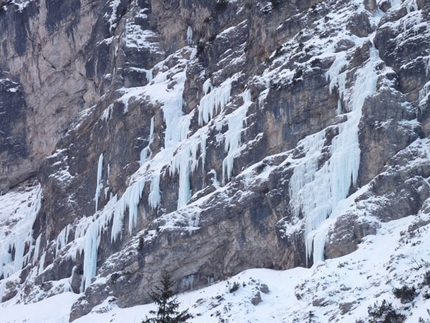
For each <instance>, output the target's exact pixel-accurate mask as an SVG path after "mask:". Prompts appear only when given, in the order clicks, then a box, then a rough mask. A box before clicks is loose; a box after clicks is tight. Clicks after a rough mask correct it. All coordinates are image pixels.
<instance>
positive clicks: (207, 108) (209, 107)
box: [198, 79, 232, 125]
mask: <svg viewBox="0 0 430 323" xmlns="http://www.w3.org/2000/svg"><path fill="white" fill-rule="evenodd" d="M231 82H232V80H231V79H228V80H226V81H225V82H224V83H222V84H221V85H220V86H219V87H217V88H214V87H213V86H212V84H211V83H210V80H206V82H205V83H203V92H204V93H205V95H204V96H203V97H202V98H201V100H200V104H199V107H198V109H199V120H198V122H199V125H203V124H206V123H208V122H209V120H211V119H212V118H213V116H214V113H215V112H218V110H221V111H223V110H224V107H225V106H226V105H227V103H229V102H230V95H231Z"/></svg>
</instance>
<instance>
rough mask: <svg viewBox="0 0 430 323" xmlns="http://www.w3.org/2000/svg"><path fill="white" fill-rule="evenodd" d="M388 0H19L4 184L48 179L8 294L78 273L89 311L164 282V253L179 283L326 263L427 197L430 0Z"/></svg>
mask: <svg viewBox="0 0 430 323" xmlns="http://www.w3.org/2000/svg"><path fill="white" fill-rule="evenodd" d="M390 6H391V3H390V4H388V3H385V2H383V3H379V4H377V3H376V2H372V1H365V2H364V3H363V4H357V3H350V2H349V1H337V0H330V1H325V2H319V1H292V2H288V3H285V2H280V1H271V2H260V1H247V0H243V1H242V0H238V1H218V2H211V1H199V2H195V1H187V0H184V1H176V0H174V1H167V2H165V1H160V0H151V1H143V0H133V1H131V0H129V1H127V0H121V1H85V0H82V1H72V0H67V1H63V3H62V5H61V6H60V7H59V6H58V3H57V2H56V1H52V0H46V1H45V0H40V1H37V0H34V1H18V0H15V1H13V2H12V3H10V4H8V5H6V6H3V10H2V11H0V27H1V28H2V29H1V30H7V32H5V33H2V34H0V42H1V44H2V46H0V68H1V71H2V72H1V74H0V75H1V80H0V102H1V103H2V104H1V106H0V113H2V118H1V119H0V127H1V128H0V131H1V133H0V138H1V139H0V140H1V148H0V149H1V153H0V166H1V167H0V185H1V187H0V189H1V190H2V191H4V192H6V191H8V190H9V189H11V188H13V187H14V186H16V185H18V184H19V183H21V182H22V181H23V180H25V179H28V178H31V177H34V176H36V177H37V181H38V182H39V184H38V185H40V190H41V192H42V194H40V195H38V196H39V199H38V200H35V201H34V202H32V203H34V204H35V205H39V206H40V207H37V208H34V212H35V213H34V219H33V218H32V220H31V226H32V232H31V234H30V236H28V237H27V238H28V239H27V238H26V239H27V240H26V241H27V242H26V248H24V249H23V251H22V255H21V256H20V257H19V258H17V257H16V256H14V257H13V256H10V255H9V254H10V253H11V251H9V250H18V248H17V245H18V242H17V240H14V238H13V237H10V238H7V239H9V240H7V239H6V238H5V239H6V240H5V244H4V245H6V243H7V245H8V246H9V247H8V248H6V249H7V251H5V253H8V255H6V256H4V257H0V261H1V263H0V266H2V267H3V268H4V269H2V271H1V272H0V273H1V275H0V278H1V280H0V287H1V288H0V291H1V290H4V291H5V292H4V295H7V297H5V296H2V297H3V301H5V300H8V299H10V298H13V297H16V298H20V299H21V300H22V301H32V300H36V299H38V297H41V296H40V295H51V294H55V293H59V292H62V291H63V290H67V289H71V290H73V291H74V292H76V293H82V297H81V298H80V300H79V301H78V302H77V303H75V305H74V306H73V308H72V311H71V320H74V319H76V318H78V317H80V316H82V315H85V314H87V313H88V312H89V311H91V309H92V308H93V307H94V306H96V305H98V304H100V303H101V302H103V301H104V300H105V299H107V298H108V297H111V298H114V299H115V301H116V303H117V304H118V305H119V306H122V307H125V306H131V305H135V304H140V303H142V302H147V301H149V299H148V296H147V291H148V289H149V288H150V286H151V284H152V283H153V282H154V281H156V280H157V279H158V278H159V277H160V275H161V272H162V271H168V272H170V273H171V274H172V278H173V279H174V280H176V281H177V282H178V284H177V291H178V292H180V291H185V290H188V289H192V288H196V287H200V286H204V285H206V284H210V283H211V282H213V281H216V280H219V279H223V278H226V277H229V276H232V275H234V274H236V273H238V272H240V271H242V270H245V269H247V268H256V267H264V268H274V269H286V268H292V267H296V266H311V265H312V264H314V263H316V262H319V261H322V260H324V258H332V257H339V256H341V255H345V254H347V253H350V252H353V251H354V250H355V249H356V248H357V245H358V244H359V243H360V241H361V239H362V238H363V237H365V236H366V235H369V234H374V233H375V232H377V229H378V227H379V223H380V222H381V221H382V222H385V221H390V220H393V219H398V218H401V217H405V216H408V215H411V214H418V212H420V211H421V209H422V208H423V205H425V201H426V200H427V199H428V198H429V197H430V191H429V187H428V178H429V176H430V164H429V163H428V158H429V155H428V152H429V151H430V150H429V145H430V142H429V141H428V135H429V131H430V123H429V114H428V106H429V104H430V103H429V95H428V92H429V90H428V88H429V86H430V85H429V84H430V83H429V76H428V73H427V71H428V62H429V57H430V56H429V53H428V52H427V47H428V46H427V47H426V46H422V44H425V43H427V42H428V41H430V34H429V32H428V22H429V19H430V16H429V11H430V4H429V3H427V2H425V1H418V0H417V1H416V2H414V1H409V2H407V3H406V2H405V3H404V4H396V5H394V4H393V5H392V7H391V8H388V7H390ZM22 26H25V28H22ZM412 35H413V37H412ZM3 116H4V117H3ZM11 192H13V189H12V191H11ZM7 194H10V193H7ZM42 196H43V197H42ZM6 249H5V250H6ZM17 259H21V261H20V263H19V264H17ZM11 267H13V268H15V271H13V270H9V269H8V268H11ZM6 269H7V270H6ZM17 271H21V278H20V280H19V281H18V282H17V281H16V280H14V281H13V283H11V278H9V277H11V274H12V273H13V272H17ZM52 281H59V282H61V284H60V286H62V287H61V288H60V287H58V286H59V284H58V283H57V284H55V286H56V287H55V288H54V287H53V286H54V284H52V283H50V282H52ZM11 295H13V296H11ZM256 302H257V303H258V301H256Z"/></svg>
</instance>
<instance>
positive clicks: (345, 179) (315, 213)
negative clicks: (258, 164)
mask: <svg viewBox="0 0 430 323" xmlns="http://www.w3.org/2000/svg"><path fill="white" fill-rule="evenodd" d="M377 60H378V53H377V50H376V49H375V48H373V47H372V48H371V49H370V59H369V60H368V62H367V63H366V64H365V66H364V67H363V68H362V69H360V70H358V72H357V73H356V81H355V83H354V86H353V87H352V89H351V90H350V91H348V90H347V89H346V86H345V80H346V73H348V71H344V72H342V73H340V71H341V70H342V68H343V67H344V66H345V64H346V62H345V57H344V55H343V54H340V55H339V56H338V58H337V60H336V61H335V62H334V63H333V65H332V67H331V69H330V70H329V71H328V73H327V75H328V77H329V78H330V80H331V83H330V89H332V88H333V87H334V86H337V88H338V90H339V95H340V97H343V98H345V99H346V103H347V108H348V111H349V112H347V113H346V114H345V116H346V117H347V121H345V122H344V123H341V124H339V125H338V131H339V134H338V135H337V136H335V137H334V138H333V141H332V145H331V147H330V158H329V160H328V161H326V162H325V163H324V164H323V166H322V167H319V165H318V162H319V158H320V157H321V150H322V148H323V144H324V141H325V136H324V134H325V132H324V131H321V132H319V133H316V134H314V135H311V136H308V137H307V138H305V139H304V140H302V141H301V143H300V144H301V145H302V146H303V149H304V151H305V152H306V155H305V157H303V158H301V159H300V160H299V161H298V164H297V166H296V168H295V170H294V174H293V176H292V177H291V180H290V196H291V201H290V205H291V208H292V210H293V212H294V214H295V215H296V216H298V215H299V213H300V211H301V212H302V214H303V215H304V217H305V243H306V254H307V258H310V257H311V256H312V257H313V262H314V263H317V262H319V261H322V260H324V245H325V241H326V236H327V228H324V229H321V225H322V223H323V222H324V221H325V220H326V219H327V217H329V216H330V215H331V214H332V211H333V210H334V208H335V207H336V205H338V203H339V202H340V201H341V200H343V199H345V198H346V197H347V195H348V192H349V189H350V187H351V185H355V184H356V180H357V175H358V168H359V164H360V148H359V141H358V125H359V121H360V118H361V109H362V106H363V103H364V100H365V98H366V97H368V96H369V95H371V94H372V93H373V92H374V91H375V90H376V81H377V74H376V71H375V68H374V66H375V63H376V61H377Z"/></svg>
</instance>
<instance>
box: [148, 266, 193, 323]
mask: <svg viewBox="0 0 430 323" xmlns="http://www.w3.org/2000/svg"><path fill="white" fill-rule="evenodd" d="M160 283H161V286H155V287H154V288H153V289H152V291H151V292H150V293H149V296H150V297H151V298H152V300H153V301H154V303H155V304H156V305H157V306H158V310H157V311H150V312H149V313H150V314H151V315H155V317H153V318H148V317H147V318H146V319H145V320H143V321H142V323H180V322H186V321H187V320H188V319H190V318H192V317H193V316H192V315H191V314H190V313H188V310H185V311H182V312H179V311H178V307H179V302H178V300H177V298H176V297H174V294H173V291H172V287H173V286H174V285H175V284H174V283H173V282H172V281H171V277H170V275H169V274H168V273H164V274H163V276H162V278H161V282H160Z"/></svg>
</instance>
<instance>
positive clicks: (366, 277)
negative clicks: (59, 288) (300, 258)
mask: <svg viewBox="0 0 430 323" xmlns="http://www.w3.org/2000/svg"><path fill="white" fill-rule="evenodd" d="M429 221H430V217H429V216H428V215H427V214H423V213H422V214H419V215H418V216H410V217H407V218H403V219H400V220H396V221H391V222H389V223H381V227H380V229H379V230H378V233H377V234H376V235H372V236H368V237H366V238H365V239H364V240H363V242H362V243H361V244H360V247H359V249H358V250H357V251H356V252H353V253H351V254H349V255H347V256H344V257H341V258H337V259H330V260H327V261H325V262H324V263H319V264H317V265H314V266H313V267H312V268H309V269H306V268H294V269H290V270H286V271H275V270H270V269H250V270H247V271H245V272H242V273H240V274H238V275H236V276H234V277H232V278H230V279H229V280H227V281H221V282H216V283H214V284H212V285H210V286H209V287H206V288H203V289H198V290H194V291H191V292H188V293H184V294H180V295H178V300H179V302H180V304H181V309H186V308H188V309H189V311H190V312H191V313H192V314H193V315H194V318H193V319H192V320H190V322H193V323H199V322H205V323H209V322H332V321H333V322H345V323H346V322H355V321H356V320H359V319H364V320H365V321H366V318H367V317H368V307H369V306H374V304H379V305H380V304H382V302H383V300H386V301H387V302H388V303H391V304H392V306H393V308H394V309H395V310H396V312H397V313H398V314H399V315H404V316H405V317H406V320H405V322H406V323H409V322H411V323H412V322H419V320H420V318H423V320H424V322H425V320H428V319H429V318H430V316H429V314H428V312H427V310H428V309H430V304H429V303H428V297H429V294H430V285H428V281H426V280H425V275H426V273H428V272H430V263H429V262H428V261H426V260H425V259H429V258H430V232H429V229H430V225H429V224H427V225H422V224H423V223H425V222H429ZM417 223H420V224H421V227H419V226H417V225H416V224H417ZM417 227H419V228H417ZM405 228H409V229H407V230H405ZM233 286H235V288H233ZM403 286H408V287H409V288H412V287H415V290H416V292H415V297H413V299H412V300H410V301H406V302H405V301H403V303H402V300H401V299H398V298H396V297H395V296H394V294H393V290H394V289H395V288H401V287H403ZM235 289H236V290H235ZM79 296H80V295H76V294H73V293H63V294H60V295H57V296H54V297H50V298H47V299H45V300H43V301H41V302H38V303H33V304H29V305H21V304H11V303H4V304H1V305H0V316H1V318H2V322H5V323H12V322H13V323H18V322H26V323H36V322H37V323H59V322H68V320H69V311H70V307H71V305H72V304H73V302H74V301H76V299H77V298H79ZM151 309H154V305H153V304H148V305H141V306H135V307H131V308H126V309H122V308H119V307H118V306H117V305H116V304H115V300H114V299H113V298H110V299H108V300H106V301H105V302H104V303H102V304H101V305H99V306H97V307H95V308H94V309H93V310H92V312H91V313H90V314H88V315H86V316H84V317H81V318H80V319H78V320H76V321H75V322H76V323H99V322H100V323H101V322H141V321H142V320H143V319H144V318H145V317H146V316H147V315H149V311H150V310H151Z"/></svg>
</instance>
